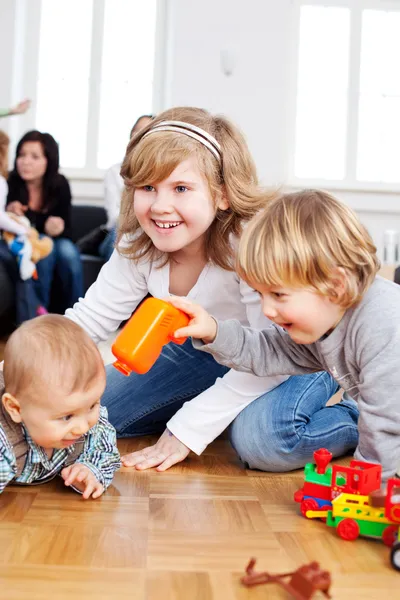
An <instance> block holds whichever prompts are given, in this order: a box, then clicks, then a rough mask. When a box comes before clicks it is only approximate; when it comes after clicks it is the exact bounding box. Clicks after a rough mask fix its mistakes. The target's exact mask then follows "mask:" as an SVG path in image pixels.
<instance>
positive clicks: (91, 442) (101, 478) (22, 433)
mask: <svg viewBox="0 0 400 600" xmlns="http://www.w3.org/2000/svg"><path fill="white" fill-rule="evenodd" d="M3 375H4V385H3V381H0V387H1V390H0V394H1V396H2V404H1V406H0V493H1V492H2V491H3V490H4V488H5V487H6V486H7V485H8V484H9V483H17V484H33V483H42V482H44V481H48V480H49V479H52V478H53V477H55V476H56V475H57V474H60V475H61V477H62V478H63V479H64V482H65V485H66V486H71V487H73V488H74V489H75V490H76V491H78V492H80V493H82V495H83V498H85V499H87V498H90V497H92V498H98V497H99V496H101V494H102V493H103V492H104V491H105V490H106V489H107V487H108V486H109V485H110V483H111V481H112V478H113V475H114V472H115V471H116V470H117V469H118V468H119V467H120V459H119V453H118V450H117V447H116V435H115V430H114V428H113V427H112V426H111V424H110V423H109V422H108V420H107V411H106V409H105V408H104V407H101V406H100V398H101V396H102V394H103V392H104V388H105V383H106V378H105V371H104V366H103V362H102V360H101V356H100V354H99V352H98V350H97V348H96V346H95V344H94V343H93V342H92V340H91V339H90V338H89V336H88V335H87V334H86V333H85V332H84V331H83V329H82V328H81V327H79V326H78V325H76V324H75V323H73V322H72V321H70V320H69V319H66V318H65V317H62V316H59V315H44V316H42V317H38V318H36V319H32V320H31V321H27V322H26V323H24V324H23V325H21V327H19V328H18V329H17V330H16V331H15V332H14V333H13V334H12V335H11V337H10V338H9V340H8V342H7V344H6V348H5V354H4V371H3ZM0 377H1V373H0Z"/></svg>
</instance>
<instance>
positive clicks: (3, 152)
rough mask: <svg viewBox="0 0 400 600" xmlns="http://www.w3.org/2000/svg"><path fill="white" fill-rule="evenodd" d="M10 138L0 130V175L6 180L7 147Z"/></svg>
mask: <svg viewBox="0 0 400 600" xmlns="http://www.w3.org/2000/svg"><path fill="white" fill-rule="evenodd" d="M9 145H10V138H9V137H8V135H7V134H6V133H5V132H4V131H1V130H0V175H2V176H3V177H5V178H6V179H7V176H8V147H9Z"/></svg>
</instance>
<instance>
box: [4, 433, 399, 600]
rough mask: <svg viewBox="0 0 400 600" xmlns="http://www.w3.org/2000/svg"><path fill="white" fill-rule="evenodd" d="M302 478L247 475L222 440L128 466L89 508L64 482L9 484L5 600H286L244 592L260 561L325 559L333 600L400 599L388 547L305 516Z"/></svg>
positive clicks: (288, 566)
mask: <svg viewBox="0 0 400 600" xmlns="http://www.w3.org/2000/svg"><path fill="white" fill-rule="evenodd" d="M151 439H152V438H141V439H136V440H124V441H123V442H122V443H121V446H120V447H121V450H122V451H123V452H124V451H127V450H129V451H130V450H132V449H136V448H140V447H143V446H144V445H145V444H148V442H149V440H151ZM342 462H343V461H342ZM301 481H302V476H301V472H296V473H294V474H286V475H268V474H263V473H259V472H254V471H253V472H252V471H246V470H244V469H243V467H242V466H241V464H240V463H239V461H238V460H237V458H236V457H235V455H234V453H233V451H232V450H231V448H230V446H229V443H228V441H227V440H225V439H220V440H217V441H216V442H214V443H213V444H212V445H211V446H210V447H209V448H208V449H207V450H206V452H205V453H204V454H203V455H202V456H201V457H196V456H191V457H190V458H189V459H188V460H186V461H185V462H184V463H182V464H181V465H178V466H176V467H174V468H172V469H170V470H169V471H167V472H166V473H162V474H161V473H157V472H155V471H147V472H143V473H137V472H135V471H133V470H131V469H126V468H124V469H121V470H120V471H119V472H118V473H117V474H116V477H115V480H114V483H113V485H112V486H111V488H110V489H109V490H108V492H107V493H106V494H105V495H104V496H103V497H102V498H100V499H99V500H94V501H83V500H82V499H81V497H80V496H79V495H77V494H75V493H74V492H73V491H71V490H68V489H66V488H64V486H63V483H62V481H61V480H60V479H57V480H54V481H52V482H50V483H48V484H45V485H42V486H30V487H23V488H21V487H15V486H9V487H8V488H6V490H5V491H4V493H3V494H2V495H1V496H0V598H1V599H2V600H17V599H18V600H19V599H29V600H36V599H56V600H64V599H68V600H70V599H71V597H72V598H77V599H81V598H85V599H86V598H87V599H96V600H100V599H104V600H108V599H114V598H121V599H123V598H127V599H128V598H129V599H130V600H142V599H143V600H144V599H145V598H146V599H158V598H160V599H162V600H208V599H210V600H211V599H213V600H214V599H215V600H216V599H221V600H234V599H235V600H247V599H251V600H259V599H262V598H267V597H268V598H282V599H283V598H288V596H287V594H286V593H285V592H284V591H281V590H280V588H278V587H277V586H276V585H268V586H259V587H257V588H252V589H246V588H244V587H242V586H241V584H240V581H239V579H240V576H241V574H242V573H243V570H244V567H245V565H246V564H247V562H248V560H249V558H250V557H251V556H255V557H257V559H258V563H257V567H259V569H261V570H269V571H271V572H285V571H290V570H293V569H295V568H297V567H298V566H299V565H301V564H303V563H306V562H309V561H311V560H318V561H319V562H320V564H321V566H322V567H323V568H325V569H328V570H330V571H331V573H332V579H333V586H332V596H333V598H335V599H349V600H350V599H351V600H355V599H357V600H358V599H361V598H362V599H363V600H364V599H374V600H375V599H376V600H378V599H381V598H383V597H384V594H386V597H387V598H395V597H399V595H398V594H399V593H398V592H396V591H395V590H396V588H398V587H399V583H400V574H398V573H397V572H395V571H392V569H391V567H390V566H389V560H388V554H389V552H388V548H386V547H385V546H384V545H383V544H382V543H380V542H374V541H367V540H365V539H359V540H357V541H356V542H345V541H343V540H341V539H339V538H338V537H337V535H336V532H335V531H334V530H332V529H330V528H327V527H326V526H325V525H324V524H323V523H322V522H317V521H308V520H306V519H304V518H302V517H301V516H299V513H298V505H296V504H295V503H294V502H293V500H292V498H293V492H294V491H295V490H296V489H297V488H298V487H299V486H300V484H301ZM396 594H397V595H396Z"/></svg>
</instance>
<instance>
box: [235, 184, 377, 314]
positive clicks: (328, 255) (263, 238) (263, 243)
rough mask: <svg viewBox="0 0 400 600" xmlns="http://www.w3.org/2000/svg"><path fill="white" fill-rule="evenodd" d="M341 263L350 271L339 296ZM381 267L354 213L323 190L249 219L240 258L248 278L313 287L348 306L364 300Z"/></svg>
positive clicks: (283, 200)
mask: <svg viewBox="0 0 400 600" xmlns="http://www.w3.org/2000/svg"><path fill="white" fill-rule="evenodd" d="M338 267H341V268H342V269H344V271H345V273H346V278H345V279H346V284H345V290H344V292H343V293H341V294H340V296H338V293H337V291H335V290H336V289H337V288H336V286H335V283H336V284H337V280H338V271H337V269H338ZM378 269H379V261H378V259H377V256H376V247H375V246H374V244H373V242H372V239H371V237H370V235H369V234H368V232H367V230H366V229H365V228H364V226H363V225H361V223H360V222H359V220H358V218H357V217H356V215H355V213H354V212H353V211H352V210H351V209H350V208H349V207H348V206H346V205H345V204H342V203H341V202H339V201H338V200H336V199H335V198H334V197H333V196H331V195H330V194H328V193H326V192H322V191H319V190H304V191H301V192H295V193H293V194H284V195H282V196H280V197H279V198H277V199H276V200H275V201H274V202H272V203H271V204H270V205H269V206H268V207H267V208H266V210H265V211H263V212H262V213H260V214H259V215H257V216H256V217H255V218H254V219H253V220H252V221H251V222H250V223H249V225H248V227H247V228H246V230H245V232H244V234H243V237H242V239H241V241H240V246H239V252H238V259H237V271H238V273H239V275H240V276H241V277H243V278H244V279H245V280H246V281H247V282H249V283H250V284H253V285H254V284H261V285H266V286H271V287H272V286H276V287H280V286H289V287H305V288H311V289H313V290H315V291H317V292H318V293H320V294H322V295H324V296H330V297H332V298H335V297H336V301H337V303H338V304H339V305H340V306H342V307H343V308H345V309H346V308H349V307H351V306H353V305H354V304H356V303H357V302H359V301H360V300H361V298H362V296H363V294H364V293H365V292H366V290H367V289H368V287H369V286H370V285H371V283H372V281H373V280H374V278H375V275H376V272H377V271H378Z"/></svg>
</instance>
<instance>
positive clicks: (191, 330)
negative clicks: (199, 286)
mask: <svg viewBox="0 0 400 600" xmlns="http://www.w3.org/2000/svg"><path fill="white" fill-rule="evenodd" d="M165 300H166V301H167V302H169V303H170V304H172V306H175V308H179V309H180V310H182V311H183V312H185V313H186V314H187V315H189V317H191V319H190V321H189V325H187V326H186V327H181V328H180V329H177V330H176V331H175V333H174V337H176V338H181V337H193V338H197V339H199V340H203V342H204V343H205V344H211V343H212V342H213V341H214V340H215V336H216V335H217V323H216V321H215V320H214V319H213V318H212V317H211V315H209V314H208V312H207V311H206V310H204V308H203V307H202V306H200V305H199V304H195V303H194V302H191V301H190V300H187V298H180V297H179V296H169V297H168V298H165Z"/></svg>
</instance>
